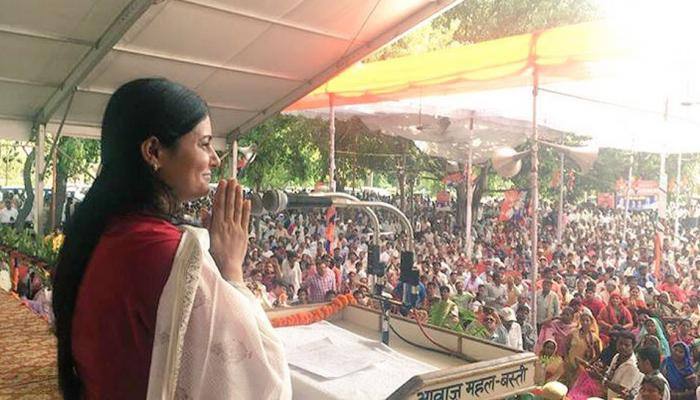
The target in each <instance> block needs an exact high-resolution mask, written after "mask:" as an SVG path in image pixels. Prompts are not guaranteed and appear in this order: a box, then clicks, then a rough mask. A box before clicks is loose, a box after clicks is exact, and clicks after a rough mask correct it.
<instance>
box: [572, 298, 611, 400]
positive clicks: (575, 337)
mask: <svg viewBox="0 0 700 400" xmlns="http://www.w3.org/2000/svg"><path fill="white" fill-rule="evenodd" d="M602 350H603V343H602V342H601V340H600V337H599V336H598V327H597V325H596V322H595V319H594V318H593V314H591V312H590V310H588V309H585V311H583V312H582V313H581V315H580V316H579V328H578V329H577V330H575V331H573V332H572V333H571V345H570V348H569V353H568V354H567V357H566V378H567V379H566V380H567V382H565V383H567V384H568V386H569V387H570V388H571V390H569V394H568V397H569V399H571V400H585V399H588V398H589V397H599V396H601V395H603V393H604V391H603V387H602V386H601V385H600V382H598V381H597V380H595V379H593V378H592V377H591V376H590V375H589V374H588V372H587V371H586V370H585V368H584V367H585V365H584V364H585V363H588V364H593V363H594V362H595V361H597V360H598V358H599V357H600V353H601V351H602ZM584 362H585V363H584Z"/></svg>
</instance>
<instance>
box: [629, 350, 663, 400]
mask: <svg viewBox="0 0 700 400" xmlns="http://www.w3.org/2000/svg"><path fill="white" fill-rule="evenodd" d="M660 367H661V352H660V351H659V349H658V348H656V347H654V346H649V347H642V348H641V349H639V350H638V351H637V368H639V372H641V373H643V374H644V377H645V378H647V377H656V378H658V379H660V380H661V381H662V382H663V384H664V388H663V394H662V396H661V400H671V391H670V389H669V385H668V380H666V377H664V376H663V374H662V373H661V372H660V371H659V368H660ZM640 389H641V388H640ZM640 392H641V390H640V391H639V392H636V395H635V400H640V399H642V395H641V393H640ZM634 393H635V392H633V394H634Z"/></svg>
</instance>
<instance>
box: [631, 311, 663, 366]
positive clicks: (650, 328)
mask: <svg viewBox="0 0 700 400" xmlns="http://www.w3.org/2000/svg"><path fill="white" fill-rule="evenodd" d="M648 336H653V337H656V339H658V342H659V346H660V348H659V351H661V355H662V356H663V357H664V358H666V357H669V356H670V355H671V348H670V347H669V345H668V340H667V339H666V334H665V333H664V329H663V327H662V325H661V322H659V320H658V318H656V317H649V318H647V319H646V320H645V321H644V324H643V325H642V329H641V330H640V331H639V337H638V338H637V343H639V346H637V347H640V348H641V347H643V346H646V345H647V340H646V339H647V337H648Z"/></svg>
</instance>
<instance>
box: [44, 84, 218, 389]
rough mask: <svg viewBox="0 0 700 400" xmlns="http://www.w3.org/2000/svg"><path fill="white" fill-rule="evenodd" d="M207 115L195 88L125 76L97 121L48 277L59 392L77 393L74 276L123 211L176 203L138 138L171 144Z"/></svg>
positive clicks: (166, 209)
mask: <svg viewBox="0 0 700 400" xmlns="http://www.w3.org/2000/svg"><path fill="white" fill-rule="evenodd" d="M208 114H209V111H208V109H207V105H206V103H205V102H204V100H202V99H201V98H200V97H199V96H198V95H197V94H196V93H195V92H193V91H192V90H190V89H188V88H186V87H184V86H182V85H180V84H177V83H174V82H171V81H168V80H166V79H160V78H153V79H138V80H134V81H131V82H128V83H126V84H124V85H123V86H121V87H120V88H119V89H117V91H116V92H114V94H113V95H112V97H111V98H110V100H109V103H108V104H107V108H106V110H105V114H104V118H103V120H102V142H101V145H102V147H101V157H102V169H101V171H100V173H99V175H98V176H97V178H96V179H95V182H94V183H93V184H92V187H91V188H90V190H89V191H88V192H87V194H86V195H85V199H84V201H83V202H82V203H81V204H80V206H79V207H78V208H77V209H76V211H75V214H74V216H73V219H72V221H71V223H70V224H69V226H68V227H67V229H66V232H65V241H64V243H63V247H62V248H61V252H60V254H59V256H58V263H57V265H56V270H55V271H54V276H53V312H54V315H55V317H56V318H55V321H56V326H55V329H56V337H57V338H58V377H59V385H60V388H61V391H62V392H63V396H64V398H66V399H78V398H80V395H81V390H82V382H81V381H80V377H79V376H78V374H77V370H76V365H75V360H74V359H73V351H72V347H71V324H72V321H73V312H74V310H75V303H76V298H77V296H78V288H79V287H80V282H81V280H82V279H83V276H84V275H85V269H86V267H87V264H88V262H89V260H90V257H91V255H92V252H93V250H94V249H95V246H96V245H97V243H98V241H99V239H100V236H101V235H102V232H103V231H104V230H105V227H106V225H107V222H108V221H109V220H110V219H112V217H113V216H116V215H120V214H124V213H128V212H138V211H144V212H149V213H153V214H159V215H172V214H173V213H174V211H175V210H176V208H177V203H178V202H177V200H176V199H175V197H174V195H173V193H172V191H171V190H170V189H169V188H168V187H167V185H165V184H164V183H163V182H162V181H160V180H159V179H158V178H157V177H156V174H155V173H154V172H153V170H152V168H151V166H150V165H148V164H147V163H146V161H145V160H144V159H143V156H142V154H141V144H142V143H143V141H145V140H146V139H148V138H149V137H151V136H155V137H156V138H157V139H158V140H159V141H160V143H161V145H163V146H164V147H165V148H173V147H174V146H176V144H177V142H178V140H179V139H180V137H182V136H183V135H185V134H186V133H188V132H190V131H192V129H194V127H195V126H196V125H197V124H198V123H199V122H201V121H202V120H203V119H204V118H206V117H207V116H208Z"/></svg>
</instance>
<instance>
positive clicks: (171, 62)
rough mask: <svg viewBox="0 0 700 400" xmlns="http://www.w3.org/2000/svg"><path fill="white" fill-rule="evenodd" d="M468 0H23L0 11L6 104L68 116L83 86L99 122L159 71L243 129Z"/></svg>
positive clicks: (77, 108)
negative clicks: (135, 82) (133, 86)
mask: <svg viewBox="0 0 700 400" xmlns="http://www.w3.org/2000/svg"><path fill="white" fill-rule="evenodd" d="M459 2H460V1H459V0H333V1H330V0H329V1H326V0H21V1H20V0H17V1H13V3H12V6H11V7H6V6H2V13H0V54H2V57H1V58H0V93H1V94H2V95H1V96H0V116H3V115H4V116H8V115H10V116H22V117H24V118H30V119H31V118H34V117H35V116H37V115H38V116H39V120H41V121H45V120H47V119H50V120H51V121H57V120H60V116H62V110H63V109H64V105H65V104H66V101H67V99H68V98H69V97H70V93H71V92H72V90H73V88H75V87H78V88H79V89H80V90H79V91H78V92H77V94H76V95H75V97H74V101H73V103H72V105H71V110H70V113H69V114H68V120H69V121H70V122H71V125H74V126H98V125H99V123H100V121H101V119H102V113H103V111H104V107H105V105H106V103H107V100H108V98H109V95H110V94H111V93H113V92H114V90H116V89H117V88H118V87H119V86H121V85H122V84H124V83H126V82H128V81H129V80H132V79H136V78H141V77H153V76H158V77H165V78H168V79H171V80H174V81H177V82H180V83H182V84H184V85H186V86H188V87H191V88H193V89H195V90H197V91H198V92H199V93H200V94H201V95H202V97H204V98H205V99H206V100H207V102H208V103H209V104H210V105H211V115H212V119H213V122H214V130H215V132H216V134H217V135H220V136H226V135H228V134H232V133H234V134H241V133H245V132H246V131H247V130H248V129H251V128H252V127H254V126H255V125H256V124H258V123H260V122H262V121H263V120H264V119H265V118H268V117H270V116H272V115H275V114H276V113H277V112H278V111H280V110H282V109H283V108H285V107H286V106H288V105H289V104H291V103H293V102H294V101H296V100H297V99H299V98H301V97H303V96H304V95H306V94H307V93H308V92H310V91H311V90H313V89H315V88H316V87H318V86H320V85H321V84H323V83H324V82H326V81H327V80H328V79H330V78H331V77H333V76H334V75H336V74H338V73H340V72H341V71H342V70H343V69H345V68H347V67H349V66H350V65H352V64H353V63H355V62H357V61H359V60H361V59H362V58H363V57H365V56H366V55H368V54H369V53H371V52H372V51H374V50H376V49H377V48H379V47H380V46H381V45H383V44H384V43H387V42H389V41H391V40H393V39H394V38H395V37H396V36H397V35H400V34H401V33H403V32H405V31H407V30H409V29H410V28H411V27H413V26H415V25H416V24H418V23H420V22H421V21H424V20H426V19H428V18H430V17H431V16H433V15H434V14H436V13H439V12H441V11H444V10H445V9H447V8H449V7H451V6H453V5H455V4H457V3H459ZM7 55H10V56H9V57H7ZM8 58H9V59H8ZM42 85H44V86H42ZM58 114H60V116H59V115H58ZM49 117H50V118H49ZM85 132H88V134H89V133H90V132H94V130H90V129H88V130H87V131H85ZM81 134H85V133H84V132H83V131H81Z"/></svg>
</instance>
